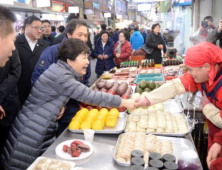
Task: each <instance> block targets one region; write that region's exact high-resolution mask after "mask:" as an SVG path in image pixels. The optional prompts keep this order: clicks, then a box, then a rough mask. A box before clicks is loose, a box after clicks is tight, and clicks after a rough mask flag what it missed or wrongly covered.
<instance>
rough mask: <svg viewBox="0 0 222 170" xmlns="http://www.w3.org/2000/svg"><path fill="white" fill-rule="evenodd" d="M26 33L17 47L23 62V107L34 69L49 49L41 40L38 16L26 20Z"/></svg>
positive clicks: (20, 86)
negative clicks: (44, 51) (46, 49)
mask: <svg viewBox="0 0 222 170" xmlns="http://www.w3.org/2000/svg"><path fill="white" fill-rule="evenodd" d="M24 27H25V33H24V34H22V35H20V36H18V37H17V39H16V41H15V46H16V48H17V50H18V53H19V57H20V60H21V66H22V70H21V77H20V79H19V82H18V93H19V99H20V103H21V105H23V104H24V102H25V100H26V99H27V97H28V95H29V93H30V90H31V77H32V72H33V70H34V67H35V65H36V63H37V61H38V59H39V57H40V55H41V54H42V51H43V50H44V49H45V48H46V47H48V43H47V42H45V41H44V40H42V39H40V38H41V37H42V31H43V27H42V22H41V20H40V19H39V18H38V17H36V16H34V15H33V16H30V17H28V18H27V19H26V20H25V24H24Z"/></svg>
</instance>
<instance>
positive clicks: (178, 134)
mask: <svg viewBox="0 0 222 170" xmlns="http://www.w3.org/2000/svg"><path fill="white" fill-rule="evenodd" d="M172 114H183V115H184V116H185V114H184V113H172ZM185 121H186V122H185V123H186V125H187V127H188V131H187V132H185V133H158V132H144V133H146V134H154V135H159V136H175V137H184V136H186V135H187V134H188V133H190V132H191V131H192V130H193V128H194V124H192V125H190V124H189V123H188V120H187V118H186V117H185ZM124 132H125V129H124ZM125 133H127V132H125ZM129 133H132V132H129Z"/></svg>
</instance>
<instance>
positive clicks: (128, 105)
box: [120, 99, 135, 110]
mask: <svg viewBox="0 0 222 170" xmlns="http://www.w3.org/2000/svg"><path fill="white" fill-rule="evenodd" d="M120 107H126V108H128V109H130V110H134V109H135V101H134V100H133V99H122V101H121V105H120Z"/></svg>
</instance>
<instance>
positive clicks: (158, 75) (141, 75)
mask: <svg viewBox="0 0 222 170" xmlns="http://www.w3.org/2000/svg"><path fill="white" fill-rule="evenodd" d="M160 76H161V77H163V74H162V73H150V74H138V75H137V76H136V78H138V79H139V78H149V77H160Z"/></svg>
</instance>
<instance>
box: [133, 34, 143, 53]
mask: <svg viewBox="0 0 222 170" xmlns="http://www.w3.org/2000/svg"><path fill="white" fill-rule="evenodd" d="M130 44H131V45H132V48H133V49H134V50H138V49H139V48H140V47H142V45H143V44H144V39H143V36H142V35H141V33H140V31H134V32H133V35H132V36H131V37H130Z"/></svg>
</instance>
